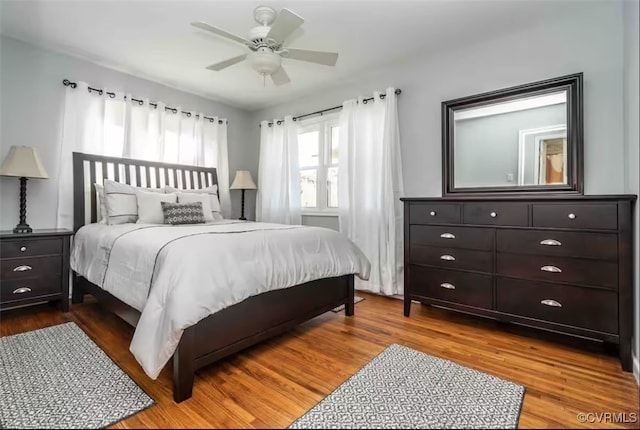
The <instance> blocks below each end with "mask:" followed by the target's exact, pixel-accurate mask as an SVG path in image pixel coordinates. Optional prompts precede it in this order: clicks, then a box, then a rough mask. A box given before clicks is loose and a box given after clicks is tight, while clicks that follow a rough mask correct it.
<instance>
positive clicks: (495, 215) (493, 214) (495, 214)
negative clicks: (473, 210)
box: [489, 212, 498, 218]
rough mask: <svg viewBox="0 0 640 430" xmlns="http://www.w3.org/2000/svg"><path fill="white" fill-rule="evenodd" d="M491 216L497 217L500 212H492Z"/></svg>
mask: <svg viewBox="0 0 640 430" xmlns="http://www.w3.org/2000/svg"><path fill="white" fill-rule="evenodd" d="M489 216H490V217H491V218H495V217H497V216H498V213H497V212H491V213H490V214H489Z"/></svg>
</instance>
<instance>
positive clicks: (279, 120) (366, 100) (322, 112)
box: [259, 89, 402, 127]
mask: <svg viewBox="0 0 640 430" xmlns="http://www.w3.org/2000/svg"><path fill="white" fill-rule="evenodd" d="M394 92H395V93H396V94H400V93H402V90H401V89H396V90H395V91H394ZM386 96H387V95H386V94H384V93H382V94H380V99H381V100H384V98H385V97H386ZM371 100H373V97H369V98H367V99H363V100H362V103H363V104H365V105H366V104H367V103H368V102H370V101H371ZM336 109H342V106H334V107H330V108H326V109H322V110H319V111H316V112H311V113H306V114H304V115H298V116H294V117H293V120H294V121H297V120H299V119H301V118H306V117H308V116H312V115H321V116H322V115H323V114H324V113H325V112H329V111H332V110H336ZM275 122H276V124H277V125H280V124H282V123H283V122H284V120H283V119H278V120H276V121H275ZM268 125H269V127H271V126H272V125H273V121H272V122H269V123H268ZM259 126H260V127H262V124H259Z"/></svg>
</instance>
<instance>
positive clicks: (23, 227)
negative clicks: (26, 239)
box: [13, 224, 33, 233]
mask: <svg viewBox="0 0 640 430" xmlns="http://www.w3.org/2000/svg"><path fill="white" fill-rule="evenodd" d="M13 232H14V233H32V232H33V229H32V228H31V227H29V224H18V225H17V226H16V228H14V229H13Z"/></svg>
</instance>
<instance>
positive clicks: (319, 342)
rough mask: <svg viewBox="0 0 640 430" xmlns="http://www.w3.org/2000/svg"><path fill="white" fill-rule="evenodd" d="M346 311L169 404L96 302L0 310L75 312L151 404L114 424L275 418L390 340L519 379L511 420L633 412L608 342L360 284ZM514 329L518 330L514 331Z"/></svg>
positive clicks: (557, 421) (272, 421) (282, 421)
mask: <svg viewBox="0 0 640 430" xmlns="http://www.w3.org/2000/svg"><path fill="white" fill-rule="evenodd" d="M358 294H359V295H361V296H363V297H365V298H366V299H365V300H364V301H362V302H360V303H358V304H357V305H356V315H355V317H353V318H347V317H345V316H344V313H333V312H327V313H326V314H324V315H321V316H319V317H317V318H315V319H313V320H311V321H309V322H307V323H305V324H302V325H301V326H299V327H298V328H297V329H295V330H292V331H291V332H289V333H287V334H284V335H282V336H279V337H277V338H275V339H273V340H271V341H268V342H265V343H262V344H260V345H257V346H255V347H252V348H250V349H248V350H246V351H244V352H242V353H239V354H237V355H235V356H233V357H231V358H229V359H227V360H224V361H223V362H220V363H218V364H214V365H212V366H210V367H207V368H205V369H202V370H201V371H199V372H198V374H197V375H196V381H195V386H194V391H193V397H192V398H191V399H189V400H187V401H185V402H183V403H181V404H179V405H178V404H175V403H174V402H173V400H172V394H171V389H172V386H171V366H170V365H168V366H167V367H166V368H165V369H164V370H163V372H162V373H161V375H160V377H159V378H158V379H157V380H156V381H153V380H151V379H149V378H148V377H147V376H146V375H145V374H144V373H143V371H142V369H141V368H140V366H139V365H138V363H137V362H136V361H135V359H134V358H133V356H132V355H131V353H130V352H129V342H130V340H131V337H132V335H133V329H132V328H130V327H129V326H128V325H127V324H126V323H124V322H123V321H121V320H120V319H118V318H117V317H116V316H114V315H112V314H110V313H108V312H106V311H104V310H102V309H101V308H100V307H99V305H98V304H97V303H91V302H88V303H85V304H82V305H73V306H72V308H71V312H69V313H68V314H66V315H65V314H63V313H61V312H60V311H59V310H57V309H54V308H51V307H49V306H47V305H42V306H38V307H32V308H25V309H20V310H14V311H8V312H4V313H2V314H0V319H1V320H0V334H1V335H2V336H7V335H11V334H16V333H21V332H25V331H28V330H35V329H38V328H42V327H47V326H50V325H54V324H59V323H62V322H66V321H74V322H76V323H77V324H78V325H79V326H80V327H81V328H82V329H83V330H84V331H85V332H86V333H87V334H88V335H89V336H90V337H91V338H92V339H93V340H94V341H95V342H96V343H97V344H98V345H99V346H100V347H101V348H102V349H103V350H104V351H106V353H107V354H108V355H109V356H110V357H111V358H112V359H113V360H114V361H115V362H116V363H118V365H120V367H121V368H122V369H123V370H124V371H125V372H127V373H128V374H129V375H130V376H131V377H132V378H133V379H134V380H135V381H136V382H137V383H138V384H139V385H140V386H141V387H142V388H143V389H144V390H145V391H146V392H147V393H149V394H150V395H151V397H153V398H154V399H155V400H156V402H157V404H156V405H155V406H153V407H151V408H149V409H147V410H145V411H142V412H140V413H138V414H136V415H134V416H132V417H130V418H128V419H126V420H124V421H121V422H119V423H117V424H115V425H114V426H113V428H141V427H149V428H184V427H188V428H284V427H287V426H288V425H289V424H291V423H292V422H293V421H294V420H295V419H296V418H298V417H299V416H301V415H302V414H304V413H305V412H306V411H307V410H308V409H310V408H311V407H312V406H314V405H315V404H316V403H317V402H318V401H320V400H322V399H323V398H324V397H325V396H327V395H328V394H329V393H331V392H332V391H333V390H334V389H335V388H336V387H337V386H338V385H340V384H341V383H342V382H343V381H344V380H346V379H347V378H348V377H350V376H351V375H352V374H354V373H355V372H356V371H358V370H359V369H360V368H361V367H362V366H364V365H365V364H366V363H367V362H368V361H369V360H371V359H372V358H373V357H374V356H375V355H377V354H378V353H380V352H381V351H382V350H383V349H384V348H385V347H386V346H388V345H389V344H391V343H398V344H401V345H405V346H408V347H411V348H414V349H417V350H420V351H423V352H426V353H428V354H431V355H434V356H437V357H441V358H446V359H448V360H452V361H455V362H456V363H458V364H461V365H464V366H468V367H471V368H474V369H477V370H480V371H483V372H487V373H490V374H492V375H495V376H497V377H500V378H504V379H508V380H511V381H513V382H516V383H519V384H522V385H524V386H526V387H527V391H526V395H525V399H524V405H523V408H522V414H521V416H520V422H519V427H520V428H578V427H579V428H583V427H595V428H604V427H617V428H624V427H627V428H638V423H637V421H636V422H635V423H619V424H613V423H599V422H593V423H589V422H587V423H580V422H579V421H578V420H577V414H578V413H580V412H584V413H589V412H591V413H603V412H610V413H613V414H618V413H621V412H623V413H626V416H627V418H628V417H629V416H630V414H632V413H635V414H636V417H637V416H638V415H637V414H638V387H637V385H636V383H635V380H634V378H633V375H632V374H631V373H625V372H623V371H622V370H621V367H620V362H619V361H618V359H617V357H616V356H615V355H614V354H613V353H607V352H606V351H605V350H604V349H603V348H602V347H601V346H600V345H597V344H595V343H594V344H588V345H586V348H587V349H585V345H582V346H581V348H576V347H575V346H571V345H569V344H567V342H566V340H565V342H564V343H559V342H549V341H546V340H542V339H539V338H537V337H536V335H535V333H536V332H533V331H530V330H526V329H522V328H519V327H515V326H508V325H503V324H499V323H496V322H492V321H487V320H483V319H479V318H476V317H471V316H467V315H462V314H457V313H453V312H449V311H445V310H442V309H437V308H434V307H427V306H423V305H420V304H413V305H412V309H411V313H412V315H411V317H410V318H405V317H404V316H403V315H402V306H403V304H402V301H400V300H395V299H390V298H384V297H379V296H374V295H370V294H365V293H358ZM524 333H526V334H527V336H524Z"/></svg>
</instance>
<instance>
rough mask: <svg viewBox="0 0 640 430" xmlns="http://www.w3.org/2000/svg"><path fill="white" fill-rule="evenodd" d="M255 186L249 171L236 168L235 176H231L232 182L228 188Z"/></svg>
mask: <svg viewBox="0 0 640 430" xmlns="http://www.w3.org/2000/svg"><path fill="white" fill-rule="evenodd" d="M257 188H258V187H256V184H255V182H253V178H252V177H251V172H250V171H248V170H236V177H235V178H233V184H231V186H230V187H229V189H230V190H255V189H257Z"/></svg>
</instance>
